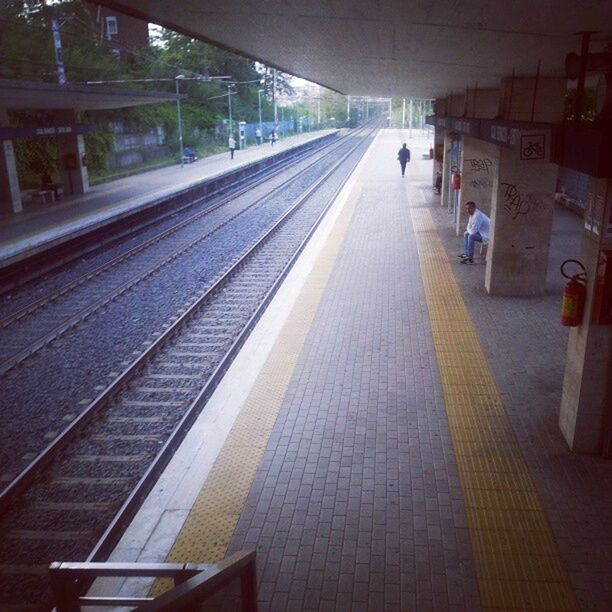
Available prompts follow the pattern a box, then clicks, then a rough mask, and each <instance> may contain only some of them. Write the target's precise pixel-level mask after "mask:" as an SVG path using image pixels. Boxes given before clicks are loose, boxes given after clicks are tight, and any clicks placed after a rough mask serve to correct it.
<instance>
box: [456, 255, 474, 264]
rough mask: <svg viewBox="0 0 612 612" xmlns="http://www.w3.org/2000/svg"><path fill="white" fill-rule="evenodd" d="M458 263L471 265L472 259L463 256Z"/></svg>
mask: <svg viewBox="0 0 612 612" xmlns="http://www.w3.org/2000/svg"><path fill="white" fill-rule="evenodd" d="M459 263H462V264H466V265H468V266H473V265H474V260H473V259H472V258H471V257H464V258H463V259H462V260H461V261H460V262H459Z"/></svg>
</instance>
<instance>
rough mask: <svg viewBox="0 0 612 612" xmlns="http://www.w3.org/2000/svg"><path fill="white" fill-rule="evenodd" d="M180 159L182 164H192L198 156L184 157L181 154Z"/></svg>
mask: <svg viewBox="0 0 612 612" xmlns="http://www.w3.org/2000/svg"><path fill="white" fill-rule="evenodd" d="M181 161H182V163H183V164H193V162H196V161H198V158H197V157H195V158H194V157H185V156H184V155H183V157H182V158H181Z"/></svg>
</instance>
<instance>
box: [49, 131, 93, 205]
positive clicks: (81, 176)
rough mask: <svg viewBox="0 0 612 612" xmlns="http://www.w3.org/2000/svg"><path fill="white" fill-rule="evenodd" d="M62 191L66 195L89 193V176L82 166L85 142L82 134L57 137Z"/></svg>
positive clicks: (85, 168)
mask: <svg viewBox="0 0 612 612" xmlns="http://www.w3.org/2000/svg"><path fill="white" fill-rule="evenodd" d="M57 149H58V153H59V165H60V175H61V177H62V190H63V192H64V193H66V194H78V193H86V192H87V191H89V176H88V173H87V166H86V165H84V163H83V161H84V159H85V141H84V139H83V134H71V135H66V136H58V137H57Z"/></svg>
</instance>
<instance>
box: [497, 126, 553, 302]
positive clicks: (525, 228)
mask: <svg viewBox="0 0 612 612" xmlns="http://www.w3.org/2000/svg"><path fill="white" fill-rule="evenodd" d="M515 141H516V142H515V146H514V148H508V147H499V164H498V170H497V177H495V178H494V182H493V198H492V205H491V238H490V245H489V250H488V256H487V268H486V273H485V287H486V289H487V291H488V292H489V293H491V294H495V295H541V294H542V293H544V290H545V288H546V269H547V266H548V249H549V244H550V234H551V230H552V216H553V207H554V198H553V194H554V192H555V187H556V182H557V166H556V165H555V164H551V163H549V162H548V161H546V160H548V159H550V131H549V130H534V131H527V132H519V131H518V130H517V131H516V134H515Z"/></svg>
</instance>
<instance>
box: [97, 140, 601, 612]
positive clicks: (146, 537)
mask: <svg viewBox="0 0 612 612" xmlns="http://www.w3.org/2000/svg"><path fill="white" fill-rule="evenodd" d="M405 137H406V134H401V133H399V132H397V131H395V130H383V131H381V132H380V134H379V136H378V138H377V139H376V140H375V142H374V143H373V145H372V147H371V149H370V151H369V153H368V155H367V156H366V158H365V159H364V160H363V161H362V164H361V165H360V167H359V168H358V169H357V171H356V172H355V174H354V176H353V178H352V180H351V181H350V183H349V184H348V185H347V186H346V188H345V190H344V191H343V193H342V194H341V195H340V196H339V198H338V200H337V202H336V204H335V205H334V207H333V208H332V211H331V212H330V216H329V218H328V219H327V221H326V223H325V224H323V225H322V226H321V228H320V230H319V231H318V232H317V234H316V236H315V237H314V239H313V241H312V243H311V244H310V245H309V247H308V249H307V251H305V253H304V256H303V258H302V259H301V261H300V262H299V263H298V265H297V266H296V268H295V269H294V271H293V272H292V273H291V275H290V276H289V277H288V279H287V282H286V283H285V286H284V287H283V288H282V289H281V292H280V293H279V294H278V295H277V298H276V299H275V300H274V302H273V304H272V305H271V307H270V309H269V312H268V313H266V315H265V317H264V319H262V321H261V323H260V325H259V326H258V329H256V330H255V332H254V333H253V335H252V337H251V339H250V340H249V342H248V343H247V344H246V345H245V348H244V350H243V353H242V354H241V355H240V356H239V358H238V360H237V361H236V362H235V364H234V365H233V366H232V368H231V369H230V371H228V374H227V376H226V378H225V379H224V381H223V382H222V384H221V386H220V387H219V388H218V390H217V393H216V394H215V396H214V397H213V398H212V400H211V403H210V405H209V407H208V408H207V410H206V411H205V412H204V413H203V414H202V416H201V418H200V421H199V423H198V425H196V427H195V428H194V431H193V432H192V433H191V434H190V436H189V437H188V438H187V439H186V441H185V443H184V444H183V446H182V448H181V449H180V450H179V452H178V453H177V455H176V456H175V458H174V459H173V461H172V463H171V465H170V466H169V469H168V471H167V473H166V474H165V475H164V476H163V477H162V479H161V480H160V483H159V484H158V486H157V487H156V489H155V491H153V493H152V494H151V496H150V498H149V499H148V500H147V502H146V503H145V505H144V507H143V509H142V511H141V513H140V515H139V516H138V517H137V518H136V520H135V522H134V524H133V525H132V527H131V529H130V530H129V531H128V533H127V534H126V536H125V537H124V539H123V541H122V543H121V544H120V545H119V547H118V548H117V550H116V551H115V554H114V555H113V560H126V561H128V560H141V561H162V560H164V559H168V560H171V561H184V562H206V561H213V560H215V559H219V558H222V557H224V556H225V555H226V554H229V553H231V552H233V551H236V550H239V549H242V548H254V549H256V550H257V564H258V586H259V603H260V606H261V609H263V610H452V609H455V610H479V609H516V610H526V609H531V610H546V609H551V610H552V609H555V610H561V609H566V610H574V609H582V610H610V609H612V535H611V534H610V530H609V525H610V524H611V519H612V486H611V485H612V462H610V461H604V460H603V459H601V458H599V457H587V456H579V455H575V454H571V453H570V452H569V451H568V450H567V447H566V445H565V443H564V441H563V439H562V436H561V433H560V431H559V429H558V427H557V419H558V409H559V401H560V396H561V383H562V376H563V368H564V358H565V347H566V344H567V332H566V330H565V329H564V328H562V327H561V326H560V325H559V323H558V319H559V305H560V293H561V287H562V279H561V278H560V275H559V274H558V264H559V263H560V261H561V260H562V259H565V258H569V257H572V256H574V255H576V254H577V252H578V249H579V241H580V235H581V222H580V219H578V218H577V217H575V216H573V214H572V213H569V212H567V211H565V210H564V209H561V208H558V209H557V210H556V211H555V220H554V228H553V237H552V245H551V254H550V267H549V279H548V283H547V288H546V293H545V295H544V296H542V297H537V298H506V297H504V298H498V297H491V296H488V295H487V294H486V292H485V290H484V269H485V266H484V265H483V263H482V262H481V265H475V266H472V267H468V266H461V265H460V264H459V263H458V260H457V259H456V257H455V254H456V253H457V252H459V251H460V250H461V245H460V239H459V238H457V237H456V236H455V235H454V232H453V230H452V224H451V222H450V220H449V218H448V214H447V213H446V211H445V210H444V209H442V208H441V207H440V205H439V196H434V195H433V193H432V190H431V165H430V164H431V162H430V161H426V160H424V159H423V158H422V155H423V154H424V153H426V152H427V150H428V147H429V145H428V143H427V142H425V141H424V140H421V141H418V140H415V141H413V142H411V143H409V146H410V148H411V149H412V159H413V161H412V163H411V164H410V166H409V171H408V172H407V176H406V178H404V179H402V178H401V176H400V171H399V165H398V164H397V162H396V161H395V157H396V152H397V149H398V148H399V144H400V143H401V142H402V140H403V139H405ZM200 486H201V487H202V488H201V490H200ZM109 586H113V588H119V589H120V591H121V592H122V593H123V594H127V593H138V592H140V593H142V592H146V590H148V588H149V586H150V585H149V584H148V583H144V582H139V581H131V582H126V583H124V584H123V585H118V584H117V583H115V584H113V585H109V584H108V583H104V584H103V583H99V584H98V585H97V586H96V592H98V591H100V590H104V589H106V588H108V587H109ZM115 592H116V591H115Z"/></svg>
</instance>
